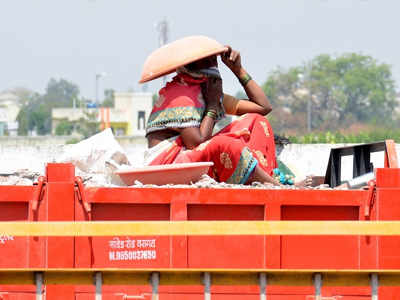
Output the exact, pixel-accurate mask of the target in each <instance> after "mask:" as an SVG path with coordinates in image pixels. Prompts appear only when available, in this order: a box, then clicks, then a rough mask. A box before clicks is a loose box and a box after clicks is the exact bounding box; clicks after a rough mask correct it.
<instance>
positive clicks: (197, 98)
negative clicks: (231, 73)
mask: <svg viewBox="0 0 400 300" xmlns="http://www.w3.org/2000/svg"><path fill="white" fill-rule="evenodd" d="M193 80H194V81H193ZM200 83H201V82H199V80H197V79H193V78H190V77H188V76H187V75H186V74H178V76H176V77H175V78H174V79H173V81H172V82H169V83H168V84H167V86H166V87H165V88H163V89H162V90H161V91H160V97H159V100H158V101H157V103H156V104H155V106H154V108H153V111H152V113H151V115H150V118H149V122H148V126H147V133H149V132H152V131H156V130H162V129H167V128H187V127H199V126H200V123H201V120H202V118H203V115H204V112H205V102H204V100H203V97H202V93H201V88H200ZM224 98H226V99H224V101H223V104H224V105H223V106H224V107H225V108H226V110H227V113H229V114H234V110H235V108H234V106H235V105H234V100H233V98H232V97H230V96H224ZM228 102H229V104H228ZM223 114H224V111H221V112H219V116H220V117H222V116H223ZM153 148H157V151H153V156H152V157H151V158H150V160H148V162H147V163H148V164H149V165H162V164H172V163H188V162H205V161H212V162H213V163H214V166H213V167H211V168H210V171H209V175H210V176H211V177H213V178H214V179H215V180H217V181H219V182H227V183H235V184H244V183H246V182H247V181H248V179H249V177H250V175H251V174H252V172H253V171H254V169H255V167H256V166H257V165H259V166H260V167H261V168H262V169H263V170H264V171H265V172H266V173H267V174H269V175H272V170H273V169H275V168H276V167H277V162H276V157H275V142H274V134H273V132H272V128H271V126H270V124H269V122H268V120H267V119H266V118H265V117H264V116H261V115H259V114H253V113H252V114H245V115H243V116H241V117H240V118H238V119H237V120H235V121H233V122H232V123H231V124H229V125H228V126H226V127H225V128H223V129H222V130H221V131H219V132H218V133H216V134H215V135H213V137H212V138H210V139H209V140H208V141H206V142H204V143H202V144H200V145H198V146H197V147H196V148H194V149H192V150H188V149H186V148H185V147H184V144H183V141H182V138H181V137H176V138H172V139H169V140H167V141H164V142H162V143H160V144H159V145H157V146H155V147H153ZM153 148H151V149H150V151H151V150H152V149H153ZM154 153H156V155H154Z"/></svg>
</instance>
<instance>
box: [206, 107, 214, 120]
mask: <svg viewBox="0 0 400 300" xmlns="http://www.w3.org/2000/svg"><path fill="white" fill-rule="evenodd" d="M206 116H207V117H210V118H212V119H214V120H216V119H217V111H216V110H212V109H209V110H207V111H206Z"/></svg>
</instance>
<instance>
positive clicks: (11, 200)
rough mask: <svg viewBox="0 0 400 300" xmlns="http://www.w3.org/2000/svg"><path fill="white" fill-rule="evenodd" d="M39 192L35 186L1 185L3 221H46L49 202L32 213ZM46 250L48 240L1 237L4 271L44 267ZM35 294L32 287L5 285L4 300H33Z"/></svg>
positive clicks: (0, 292) (0, 264) (1, 291)
mask: <svg viewBox="0 0 400 300" xmlns="http://www.w3.org/2000/svg"><path fill="white" fill-rule="evenodd" d="M36 189H37V187H35V186H0V221H42V220H45V218H46V205H45V203H39V206H38V210H37V211H35V212H34V211H33V210H32V205H31V203H32V200H33V196H34V194H35V193H34V191H35V190H36ZM44 250H45V239H44V238H37V237H36V238H31V237H13V236H4V235H3V236H0V268H29V267H36V268H42V267H44V265H45V251H44ZM34 291H35V287H34V286H31V285H22V286H18V285H3V286H0V295H1V296H0V299H2V298H3V299H31V298H30V297H31V296H32V295H33V293H34ZM1 297H2V298H1ZM24 297H26V298H24Z"/></svg>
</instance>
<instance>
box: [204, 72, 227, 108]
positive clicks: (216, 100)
mask: <svg viewBox="0 0 400 300" xmlns="http://www.w3.org/2000/svg"><path fill="white" fill-rule="evenodd" d="M201 89H202V93H203V97H204V100H205V101H206V104H207V108H214V109H217V108H218V107H219V105H220V99H221V97H222V93H223V92H222V79H217V78H211V77H210V78H209V79H208V80H207V81H206V82H204V83H203V84H202V85H201Z"/></svg>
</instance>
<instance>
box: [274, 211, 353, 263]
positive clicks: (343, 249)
mask: <svg viewBox="0 0 400 300" xmlns="http://www.w3.org/2000/svg"><path fill="white" fill-rule="evenodd" d="M282 220H285V221H287V220H291V221H301V220H307V221H309V220H311V221H334V220H335V221H339V220H344V221H357V220H359V207H357V206H328V205H326V206H315V205H302V206H298V205H284V206H282ZM281 239H282V254H281V255H282V265H281V267H282V268H284V269H291V268H300V269H301V268H303V269H306V268H331V269H341V268H343V269H344V268H348V269H357V268H359V267H360V265H359V262H360V252H359V250H360V248H359V243H360V241H359V240H360V238H359V237H354V236H346V237H344V236H329V237H324V236H282V238H281Z"/></svg>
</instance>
